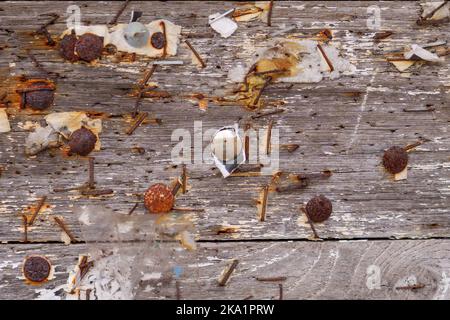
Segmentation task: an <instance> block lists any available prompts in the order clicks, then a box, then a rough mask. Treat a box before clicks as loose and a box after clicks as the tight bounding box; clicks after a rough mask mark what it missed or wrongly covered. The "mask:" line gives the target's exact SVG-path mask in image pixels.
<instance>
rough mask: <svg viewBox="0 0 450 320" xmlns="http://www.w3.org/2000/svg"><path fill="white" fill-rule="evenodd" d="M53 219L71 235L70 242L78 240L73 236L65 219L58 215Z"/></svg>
mask: <svg viewBox="0 0 450 320" xmlns="http://www.w3.org/2000/svg"><path fill="white" fill-rule="evenodd" d="M53 219H54V220H55V222H56V223H57V224H58V226H59V227H60V228H61V230H62V231H64V233H65V234H66V235H67V236H68V237H69V239H70V242H72V243H76V242H78V241H77V239H75V237H74V236H73V234H72V232H70V230H69V228H67V226H66V224H65V223H64V221H63V220H62V219H60V218H58V217H54V218H53Z"/></svg>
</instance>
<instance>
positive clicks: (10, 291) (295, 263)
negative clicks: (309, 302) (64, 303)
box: [0, 240, 450, 300]
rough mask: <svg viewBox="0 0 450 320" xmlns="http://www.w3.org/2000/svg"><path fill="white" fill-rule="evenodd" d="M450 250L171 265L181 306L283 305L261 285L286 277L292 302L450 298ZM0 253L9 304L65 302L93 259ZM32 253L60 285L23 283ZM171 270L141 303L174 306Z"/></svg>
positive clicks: (322, 245) (241, 256) (224, 249)
mask: <svg viewBox="0 0 450 320" xmlns="http://www.w3.org/2000/svg"><path fill="white" fill-rule="evenodd" d="M449 245H450V243H449V241H448V240H387V241H333V242H331V241H326V242H264V243H247V242H233V243H217V244H214V243H201V244H200V245H199V248H198V250H197V252H196V253H195V257H192V256H191V255H190V256H189V259H186V258H183V257H181V256H180V258H179V259H178V260H177V261H176V262H175V260H174V261H172V262H171V263H176V264H177V265H178V266H179V267H181V268H182V270H183V273H182V274H181V276H180V277H179V283H180V288H181V298H182V299H244V298H246V297H248V296H250V295H252V296H253V297H254V299H278V283H279V282H262V281H257V280H256V278H257V277H280V276H284V277H286V278H287V279H286V280H285V281H282V283H283V289H284V290H283V291H284V298H285V299H411V300H413V299H449V298H450V291H449V290H448V287H449V286H450V274H449V270H450V253H449V250H448V247H449ZM0 250H1V251H0V253H1V256H2V257H4V259H3V261H2V263H1V264H0V270H1V275H0V280H1V281H0V288H1V290H2V296H1V297H2V299H7V298H12V299H17V298H20V299H39V298H43V297H46V298H50V297H51V298H53V299H56V298H60V299H65V298H66V296H65V293H64V288H65V283H66V281H67V277H68V272H67V270H70V269H71V268H73V267H74V266H75V264H76V262H77V259H78V254H79V253H80V254H82V253H86V247H85V245H81V244H80V245H78V244H77V245H73V244H72V245H70V246H63V245H57V244H54V245H51V246H48V245H45V244H30V245H11V244H7V245H3V246H1V249H0ZM32 254H41V255H46V256H47V257H48V258H49V259H50V260H51V261H52V264H53V265H54V266H55V267H56V270H55V279H53V280H51V281H49V282H47V283H46V284H44V285H42V286H37V287H35V286H31V287H30V286H29V285H27V284H25V283H24V282H23V280H20V279H18V277H20V276H21V264H22V260H23V259H24V257H25V256H27V255H32ZM234 258H236V259H238V260H239V264H238V266H237V268H236V270H235V271H234V272H233V274H232V275H231V277H230V279H229V281H228V282H227V285H226V286H224V287H221V286H219V285H218V284H217V279H218V278H219V275H220V273H221V272H222V270H223V269H224V268H225V267H226V266H227V263H229V261H230V260H231V259H234ZM167 267H168V268H167V269H166V271H162V272H161V274H160V275H159V277H156V278H155V279H153V280H147V281H143V282H142V284H141V290H140V295H138V296H137V298H139V299H144V298H145V299H149V298H152V299H156V298H158V299H175V294H176V287H175V280H174V278H173V274H172V275H171V272H172V269H171V268H169V265H167ZM374 267H378V268H379V275H380V281H379V287H378V286H374V285H372V277H373V271H372V270H373V269H372V268H374ZM158 270H159V271H161V270H164V269H163V268H162V267H160V269H158ZM413 277H415V280H416V282H417V283H418V284H422V285H424V287H423V288H420V289H414V290H407V289H398V288H399V287H401V286H404V284H403V282H402V280H404V279H407V278H413ZM158 283H160V284H159V285H158ZM147 287H148V288H147ZM94 296H95V294H93V295H92V297H94Z"/></svg>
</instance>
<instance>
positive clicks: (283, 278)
mask: <svg viewBox="0 0 450 320" xmlns="http://www.w3.org/2000/svg"><path fill="white" fill-rule="evenodd" d="M286 279H287V278H286V277H266V278H265V277H256V280H258V281H285V280H286Z"/></svg>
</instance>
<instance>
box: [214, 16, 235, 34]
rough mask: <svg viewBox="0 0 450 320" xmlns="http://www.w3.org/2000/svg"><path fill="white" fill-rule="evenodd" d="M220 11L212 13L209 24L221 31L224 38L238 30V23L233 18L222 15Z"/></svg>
mask: <svg viewBox="0 0 450 320" xmlns="http://www.w3.org/2000/svg"><path fill="white" fill-rule="evenodd" d="M219 16H221V14H220V13H215V14H212V15H210V16H209V17H208V18H209V25H210V26H211V28H213V29H214V30H215V31H216V32H218V33H220V35H221V36H222V38H228V37H229V36H231V35H232V34H233V33H234V32H235V31H236V30H237V27H238V25H237V23H236V22H234V21H233V20H231V19H230V18H227V17H221V18H219Z"/></svg>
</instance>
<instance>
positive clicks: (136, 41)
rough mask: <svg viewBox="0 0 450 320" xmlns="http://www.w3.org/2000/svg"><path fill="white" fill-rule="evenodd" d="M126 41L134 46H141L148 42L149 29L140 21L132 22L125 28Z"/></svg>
mask: <svg viewBox="0 0 450 320" xmlns="http://www.w3.org/2000/svg"><path fill="white" fill-rule="evenodd" d="M123 37H124V39H125V41H126V42H127V43H128V44H129V45H130V46H132V47H135V48H140V47H143V46H145V45H146V43H147V42H148V37H149V31H148V29H147V28H146V27H145V26H144V25H143V24H142V23H140V22H131V23H129V24H128V25H127V26H126V27H125V29H124V30H123Z"/></svg>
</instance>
